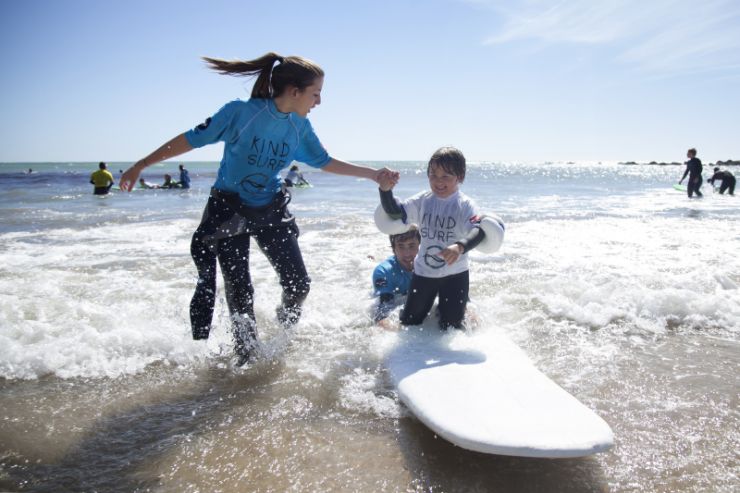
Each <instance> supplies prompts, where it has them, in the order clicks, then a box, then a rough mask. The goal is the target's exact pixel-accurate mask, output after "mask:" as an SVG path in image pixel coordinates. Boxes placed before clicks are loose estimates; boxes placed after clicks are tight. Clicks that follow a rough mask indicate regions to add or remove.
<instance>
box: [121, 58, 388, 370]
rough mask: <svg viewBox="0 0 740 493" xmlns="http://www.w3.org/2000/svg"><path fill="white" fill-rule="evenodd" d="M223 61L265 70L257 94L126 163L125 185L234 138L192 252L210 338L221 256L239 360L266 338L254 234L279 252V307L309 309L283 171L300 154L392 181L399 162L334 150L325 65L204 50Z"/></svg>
mask: <svg viewBox="0 0 740 493" xmlns="http://www.w3.org/2000/svg"><path fill="white" fill-rule="evenodd" d="M204 60H205V62H206V63H207V64H208V65H209V66H210V68H212V69H213V70H215V71H217V72H219V73H222V74H227V75H233V76H239V77H250V76H252V77H256V80H255V82H254V86H253V88H252V94H251V98H250V99H249V100H247V101H241V100H235V101H232V102H230V103H227V104H226V105H225V106H223V107H222V108H221V109H220V110H218V111H217V112H216V114H214V115H213V116H212V117H210V118H208V119H206V120H205V121H204V122H203V123H201V124H200V125H198V126H196V127H195V128H193V129H192V130H189V131H187V132H185V133H182V134H180V135H178V136H176V137H174V138H172V139H171V140H170V141H168V142H166V143H165V144H163V145H162V146H160V147H159V149H157V150H156V151H154V152H152V153H151V154H149V155H148V156H147V157H145V158H144V159H141V160H140V161H138V162H137V163H136V164H134V165H133V166H132V167H131V168H129V169H128V170H126V172H125V173H124V174H123V177H121V188H122V189H123V190H128V191H130V190H131V188H132V187H133V186H134V184H136V181H137V180H138V178H139V174H140V173H141V172H142V171H143V170H144V169H145V168H146V167H147V166H151V165H153V164H155V163H158V162H160V161H163V160H166V159H170V158H173V157H175V156H179V155H182V154H184V153H186V152H188V151H190V150H192V149H194V148H197V147H202V146H205V145H208V144H213V143H216V142H224V154H223V158H222V159H221V164H220V167H219V170H218V174H217V178H216V182H215V183H214V185H213V188H212V189H211V194H210V196H209V198H208V203H207V205H206V208H205V211H204V213H203V218H202V220H201V223H200V225H199V226H198V229H197V230H196V231H195V234H193V239H192V242H191V245H190V252H191V255H192V257H193V261H194V262H195V265H196V268H197V269H198V281H197V284H196V287H195V294H194V295H193V299H192V301H191V303H190V322H191V328H192V333H193V338H194V339H206V338H208V335H209V333H210V330H211V322H212V318H213V311H214V306H215V297H216V261H217V260H218V262H219V263H220V265H221V272H222V275H223V277H224V285H225V288H226V301H227V305H228V307H229V312H230V314H231V322H232V330H233V335H234V342H235V353H236V356H237V364H238V365H242V364H244V363H246V362H247V361H249V360H250V358H251V357H252V355H253V350H254V345H255V343H256V339H257V328H256V320H255V314H254V287H253V285H252V280H251V277H250V272H249V251H250V242H251V239H252V237H254V239H255V240H256V243H257V245H258V246H259V249H260V251H262V252H263V253H264V254H265V256H266V257H267V259H268V260H269V262H270V264H272V267H273V268H274V269H275V271H276V272H277V275H278V279H279V282H280V286H281V287H282V301H281V304H280V306H279V307H278V309H277V318H278V321H279V322H280V324H281V325H282V326H283V327H285V328H289V327H291V326H293V325H294V324H295V323H296V322H297V321H298V319H299V317H300V315H301V311H302V309H301V307H302V305H303V302H304V301H305V299H306V297H307V296H308V292H309V288H310V284H311V279H310V277H309V276H308V272H307V271H306V266H305V264H304V262H303V256H302V255H301V250H300V247H299V245H298V226H297V225H296V222H295V217H294V216H293V215H292V214H291V213H290V211H289V210H288V203H289V202H290V195H289V194H287V192H285V191H284V190H282V188H283V187H282V185H283V180H282V177H281V176H280V172H281V171H282V170H283V169H285V168H287V167H288V166H289V165H290V163H292V162H293V161H294V160H295V161H299V162H302V163H305V164H307V165H308V166H311V167H314V168H319V169H322V170H324V171H328V172H330V173H336V174H340V175H346V176H354V177H358V178H367V179H370V180H373V181H374V182H376V183H378V184H380V183H381V181H382V182H383V183H387V184H389V185H390V186H392V185H393V184H395V182H397V181H398V176H399V174H398V172H395V171H392V170H390V169H387V168H383V169H375V168H370V167H367V166H360V165H356V164H352V163H348V162H345V161H340V160H338V159H336V158H333V157H331V156H330V155H329V154H328V152H327V151H326V149H325V148H324V146H323V145H322V144H321V142H320V141H319V138H318V137H317V135H316V133H315V132H314V130H313V127H312V126H311V123H310V122H309V120H308V118H307V117H308V113H309V112H310V111H311V110H312V109H313V108H314V107H316V106H317V105H319V104H320V103H321V90H322V86H323V82H324V71H323V70H322V69H321V67H319V66H318V65H317V64H315V63H314V62H312V61H310V60H308V59H306V58H303V57H299V56H281V55H278V54H276V53H267V54H265V55H263V56H261V57H260V58H257V59H254V60H232V61H228V60H220V59H216V58H204Z"/></svg>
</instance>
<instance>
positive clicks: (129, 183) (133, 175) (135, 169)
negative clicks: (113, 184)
mask: <svg viewBox="0 0 740 493" xmlns="http://www.w3.org/2000/svg"><path fill="white" fill-rule="evenodd" d="M142 169H144V167H143V166H141V161H139V162H138V163H136V164H134V165H133V166H131V167H130V168H129V169H127V170H126V171H124V173H123V174H122V175H121V180H120V182H119V183H118V186H119V187H120V188H121V190H124V191H126V192H130V191H131V190H133V188H134V187H135V186H136V182H138V181H139V175H140V174H141V170H142Z"/></svg>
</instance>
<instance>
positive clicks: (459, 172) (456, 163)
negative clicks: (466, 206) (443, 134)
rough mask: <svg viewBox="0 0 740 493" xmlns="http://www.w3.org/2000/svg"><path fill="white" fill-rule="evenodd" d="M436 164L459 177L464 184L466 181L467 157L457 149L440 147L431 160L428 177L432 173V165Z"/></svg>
mask: <svg viewBox="0 0 740 493" xmlns="http://www.w3.org/2000/svg"><path fill="white" fill-rule="evenodd" d="M433 164H436V165H437V166H439V167H441V168H442V169H443V170H445V171H446V172H447V173H449V174H451V175H455V176H457V178H458V179H459V180H460V183H462V182H463V181H464V180H465V156H463V153H462V152H461V151H460V150H459V149H457V148H455V147H440V148H439V149H437V150H436V151H434V154H432V157H431V158H429V165H428V166H427V176H428V175H429V173H430V172H431V171H432V165H433Z"/></svg>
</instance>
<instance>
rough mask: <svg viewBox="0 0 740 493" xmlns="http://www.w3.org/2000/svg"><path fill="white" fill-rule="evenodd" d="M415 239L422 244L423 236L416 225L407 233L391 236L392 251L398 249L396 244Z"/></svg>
mask: <svg viewBox="0 0 740 493" xmlns="http://www.w3.org/2000/svg"><path fill="white" fill-rule="evenodd" d="M414 238H416V241H418V242H419V243H421V234H420V233H419V228H417V227H416V226H415V225H413V224H412V225H411V227H410V228H409V230H408V231H406V232H405V233H399V234H397V235H390V239H391V250H393V249H394V248H396V242H398V241H408V240H413V239H414ZM394 253H395V252H394Z"/></svg>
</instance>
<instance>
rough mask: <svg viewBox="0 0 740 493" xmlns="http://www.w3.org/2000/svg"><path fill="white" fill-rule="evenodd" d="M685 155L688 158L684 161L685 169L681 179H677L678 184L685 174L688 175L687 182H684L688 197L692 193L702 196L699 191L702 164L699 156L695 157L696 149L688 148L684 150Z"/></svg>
mask: <svg viewBox="0 0 740 493" xmlns="http://www.w3.org/2000/svg"><path fill="white" fill-rule="evenodd" d="M686 157H687V158H689V160H688V161H686V171H684V173H683V176H682V177H681V179H680V180H678V184H679V185H680V184H681V183H682V182H683V180H684V178H686V175H688V176H689V182H688V183H687V184H686V193H687V194H688V196H689V198H691V196H692V195H693V194H696V196H697V197H703V196H704V195H703V194H702V193H701V191H699V189H700V188H701V184H702V181H703V180H702V177H701V172H702V165H701V161H700V160H699V158H697V157H696V149H694V148H691V149H689V150H688V151H687V152H686Z"/></svg>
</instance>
